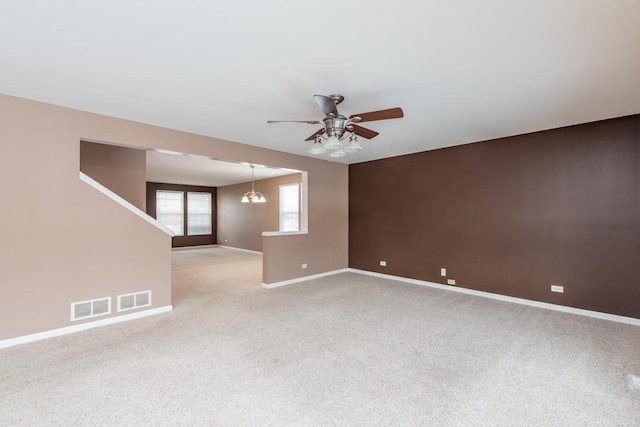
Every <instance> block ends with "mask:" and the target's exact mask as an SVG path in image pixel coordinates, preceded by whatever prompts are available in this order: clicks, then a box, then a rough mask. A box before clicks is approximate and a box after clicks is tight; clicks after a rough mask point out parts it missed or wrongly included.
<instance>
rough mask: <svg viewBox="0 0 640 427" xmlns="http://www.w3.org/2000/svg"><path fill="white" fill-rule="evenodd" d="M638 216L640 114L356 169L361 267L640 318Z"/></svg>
mask: <svg viewBox="0 0 640 427" xmlns="http://www.w3.org/2000/svg"><path fill="white" fill-rule="evenodd" d="M639 223H640V115H635V116H629V117H623V118H619V119H612V120H606V121H601V122H594V123H588V124H584V125H578V126H571V127H566V128H561V129H554V130H549V131H544V132H537V133H532V134H527V135H520V136H514V137H509V138H503V139H497V140H491V141H485V142H478V143H474V144H469V145H463V146H457V147H452V148H446V149H440V150H434V151H428V152H423V153H417V154H411V155H406V156H400V157H394V158H388V159H383V160H378V161H372V162H366V163H360V164H354V165H351V166H350V168H349V266H350V267H352V268H357V269H362V270H368V271H375V272H380V273H386V274H392V275H397V276H402V277H408V278H414V279H419V280H426V281H431V282H437V283H443V284H446V277H442V276H440V268H443V267H444V268H447V273H448V277H449V278H452V279H455V280H456V282H457V283H456V285H457V286H460V287H464V288H471V289H476V290H481V291H488V292H493V293H498V294H502V295H509V296H515V297H521V298H526V299H531V300H537V301H543V302H549V303H554V304H561V305H565V306H571V307H577V308H583V309H588V310H594V311H600V312H606V313H612V314H618V315H623V316H630V317H635V318H640V231H639V230H640V226H639ZM380 260H385V261H386V262H387V266H386V267H381V266H380V265H379V261H380ZM551 284H559V285H563V286H564V293H563V294H560V293H551V292H550V285H551Z"/></svg>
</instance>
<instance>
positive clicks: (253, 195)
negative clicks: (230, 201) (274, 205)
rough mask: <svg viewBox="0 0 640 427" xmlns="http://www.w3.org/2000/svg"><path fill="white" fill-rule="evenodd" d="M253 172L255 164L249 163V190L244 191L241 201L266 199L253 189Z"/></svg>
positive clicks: (256, 201) (263, 201) (258, 201)
mask: <svg viewBox="0 0 640 427" xmlns="http://www.w3.org/2000/svg"><path fill="white" fill-rule="evenodd" d="M254 172H255V166H253V165H251V191H247V192H246V193H244V196H242V200H241V201H242V203H249V202H251V203H265V202H266V201H267V199H265V198H264V196H263V195H262V193H259V192H257V191H256V190H255V188H254V181H255V176H254Z"/></svg>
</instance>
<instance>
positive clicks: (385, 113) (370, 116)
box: [349, 107, 404, 123]
mask: <svg viewBox="0 0 640 427" xmlns="http://www.w3.org/2000/svg"><path fill="white" fill-rule="evenodd" d="M354 117H360V122H359V123H362V122H373V121H375V120H387V119H399V118H401V117H404V113H403V112H402V108H400V107H396V108H389V109H387V110H379V111H370V112H368V113H361V114H352V115H350V116H349V118H350V119H352V118H354Z"/></svg>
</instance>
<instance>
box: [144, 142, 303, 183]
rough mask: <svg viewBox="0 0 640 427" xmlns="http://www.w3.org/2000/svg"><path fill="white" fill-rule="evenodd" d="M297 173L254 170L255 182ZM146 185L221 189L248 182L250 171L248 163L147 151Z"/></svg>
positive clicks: (269, 169)
mask: <svg viewBox="0 0 640 427" xmlns="http://www.w3.org/2000/svg"><path fill="white" fill-rule="evenodd" d="M297 172H298V171H293V170H290V169H277V168H268V167H264V166H257V167H256V168H255V169H254V174H255V179H256V181H258V180H260V179H267V178H274V177H277V176H282V175H290V174H292V173H297ZM147 181H149V182H164V183H171V184H185V185H204V186H207V187H223V186H225V185H232V184H238V183H241V182H248V181H251V167H250V166H249V164H247V163H242V164H241V163H231V162H223V161H219V160H213V159H210V158H208V157H202V156H194V155H188V156H185V155H177V154H168V153H160V152H157V151H147Z"/></svg>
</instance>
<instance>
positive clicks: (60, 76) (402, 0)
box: [0, 0, 640, 163]
mask: <svg viewBox="0 0 640 427" xmlns="http://www.w3.org/2000/svg"><path fill="white" fill-rule="evenodd" d="M639 79H640V1H638V0H616V1H603V0H554V1H551V0H522V1H504V0H485V1H476V0H460V1H434V0H431V1H429V0H423V1H417V0H397V1H393V2H382V1H370V0H369V1H364V0H351V1H349V0H339V1H338V0H325V1H323V2H306V1H293V0H289V1H285V0H272V1H264V0H237V1H233V2H231V1H225V2H222V1H206V0H199V1H196V0H184V1H180V2H178V1H168V0H153V1H152V0H138V1H123V0H111V1H103V2H81V1H71V0H58V1H55V2H53V1H48V0H40V1H33V0H21V1H15V2H10V1H5V2H3V4H2V6H1V7H0V92H1V93H6V94H9V95H15V96H20V97H24V98H30V99H35V100H40V101H45V102H49V103H53V104H59V105H64V106H69V107H73V108H78V109H81V110H87V111H92V112H97V113H102V114H106V115H110V116H116V117H122V118H126V119H130V120H135V121H139V122H145V123H151V124H155V125H160V126H165V127H169V128H173V129H179V130H184V131H188V132H193V133H198V134H202V135H209V136H213V137H218V138H223V139H228V140H232V141H237V142H241V143H244V144H251V145H257V146H262V147H267V148H271V149H274V150H280V151H286V152H290V153H296V154H301V155H309V154H307V150H308V149H309V146H310V143H308V142H304V139H305V138H306V137H307V136H309V135H311V134H312V133H313V132H314V131H315V130H316V129H318V127H317V126H313V125H306V124H277V125H275V124H271V125H268V124H267V123H266V121H267V120H270V119H273V120H286V119H294V120H296V119H303V120H319V119H321V118H322V117H323V115H322V113H321V112H320V110H319V108H318V106H317V105H316V103H315V102H314V100H313V98H312V96H313V95H314V94H324V95H328V94H331V93H340V94H342V95H344V96H345V97H346V99H345V101H344V102H343V103H342V104H341V105H340V106H339V110H340V112H341V113H343V114H345V115H349V114H353V113H361V112H366V111H371V110H378V109H385V108H390V107H396V106H399V107H402V108H403V109H404V112H405V117H404V118H402V119H398V120H388V121H380V122H371V123H366V125H367V127H369V128H371V129H373V130H375V131H378V132H380V135H379V136H378V137H377V138H375V139H372V140H370V141H366V140H361V142H362V145H363V146H364V148H365V150H364V152H362V153H359V154H354V155H348V156H347V157H344V158H343V159H342V160H339V161H342V162H345V163H354V162H362V161H367V160H372V159H377V158H383V157H388V156H393V155H399V154H406V153H411V152H417V151H424V150H430V149H435V148H439V147H445V146H451V145H457V144H464V143H469V142H474V141H480V140H486V139H491V138H497V137H503V136H508V135H514V134H522V133H527V132H532V131H538V130H543V129H549V128H555V127H560V126H566V125H571V124H577V123H584V122H589V121H594V120H600V119H606V118H611V117H618V116H624V115H629V114H636V113H640V84H638V83H639Z"/></svg>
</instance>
